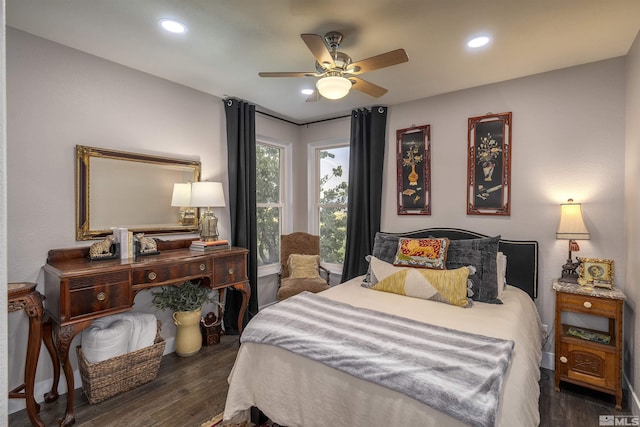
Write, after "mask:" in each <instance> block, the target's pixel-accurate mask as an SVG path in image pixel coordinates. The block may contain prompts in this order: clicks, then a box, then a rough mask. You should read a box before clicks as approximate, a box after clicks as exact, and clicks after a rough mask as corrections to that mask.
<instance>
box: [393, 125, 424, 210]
mask: <svg viewBox="0 0 640 427" xmlns="http://www.w3.org/2000/svg"><path fill="white" fill-rule="evenodd" d="M396 140H397V148H396V155H397V159H398V166H397V167H398V191H397V194H398V215H431V129H430V127H429V125H424V126H413V127H410V128H407V129H398V130H397V131H396Z"/></svg>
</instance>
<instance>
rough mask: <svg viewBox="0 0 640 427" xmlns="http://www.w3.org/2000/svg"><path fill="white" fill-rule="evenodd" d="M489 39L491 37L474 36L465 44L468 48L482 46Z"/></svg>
mask: <svg viewBox="0 0 640 427" xmlns="http://www.w3.org/2000/svg"><path fill="white" fill-rule="evenodd" d="M489 41H491V39H490V38H489V37H487V36H480V37H474V38H472V39H471V40H469V41H468V42H467V46H469V47H470V48H477V47H482V46H484V45H486V44H487V43H489Z"/></svg>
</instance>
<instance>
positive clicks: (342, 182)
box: [312, 143, 349, 270]
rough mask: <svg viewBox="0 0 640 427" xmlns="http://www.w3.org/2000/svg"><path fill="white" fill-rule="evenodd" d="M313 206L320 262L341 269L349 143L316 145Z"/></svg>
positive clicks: (345, 235) (345, 225) (314, 227)
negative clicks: (318, 238) (318, 240)
mask: <svg viewBox="0 0 640 427" xmlns="http://www.w3.org/2000/svg"><path fill="white" fill-rule="evenodd" d="M314 157H315V159H316V162H315V164H316V168H315V172H314V173H315V175H316V176H315V179H313V180H312V181H313V182H314V183H315V184H314V187H315V189H314V193H315V208H314V215H313V216H314V224H312V227H313V229H314V231H315V232H317V233H318V234H319V235H320V257H321V258H322V261H323V263H325V264H329V266H330V265H331V264H333V265H335V270H340V269H341V266H342V263H343V262H344V252H345V245H346V239H347V195H348V190H349V185H348V181H349V145H348V144H345V143H341V144H333V145H331V146H327V145H325V146H322V147H321V146H317V147H315V150H314Z"/></svg>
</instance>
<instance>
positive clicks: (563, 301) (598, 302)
mask: <svg viewBox="0 0 640 427" xmlns="http://www.w3.org/2000/svg"><path fill="white" fill-rule="evenodd" d="M557 303H558V304H559V305H560V307H559V309H560V310H567V311H572V312H575V313H587V314H593V315H596V316H604V317H609V318H613V317H616V313H617V307H618V304H619V301H618V300H614V299H607V298H597V297H591V296H587V295H575V294H566V293H559V294H558V299H557Z"/></svg>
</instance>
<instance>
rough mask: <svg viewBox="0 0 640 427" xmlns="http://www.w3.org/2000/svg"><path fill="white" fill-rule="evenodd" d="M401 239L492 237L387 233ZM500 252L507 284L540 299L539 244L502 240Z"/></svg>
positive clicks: (439, 231) (434, 231)
mask: <svg viewBox="0 0 640 427" xmlns="http://www.w3.org/2000/svg"><path fill="white" fill-rule="evenodd" d="M384 233H385V234H392V235H396V236H400V237H412V238H425V237H447V238H448V239H451V240H461V239H479V238H481V237H490V236H487V235H485V234H480V233H476V232H474V231H468V230H462V229H458V228H425V229H423V230H416V231H407V232H403V233H387V232H384ZM499 250H500V251H501V252H502V253H503V254H505V255H506V256H507V283H508V284H510V285H512V286H515V287H517V288H520V289H522V290H523V291H525V292H526V293H527V294H529V296H530V297H531V298H537V297H538V242H536V241H534V240H506V239H500V243H499Z"/></svg>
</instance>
